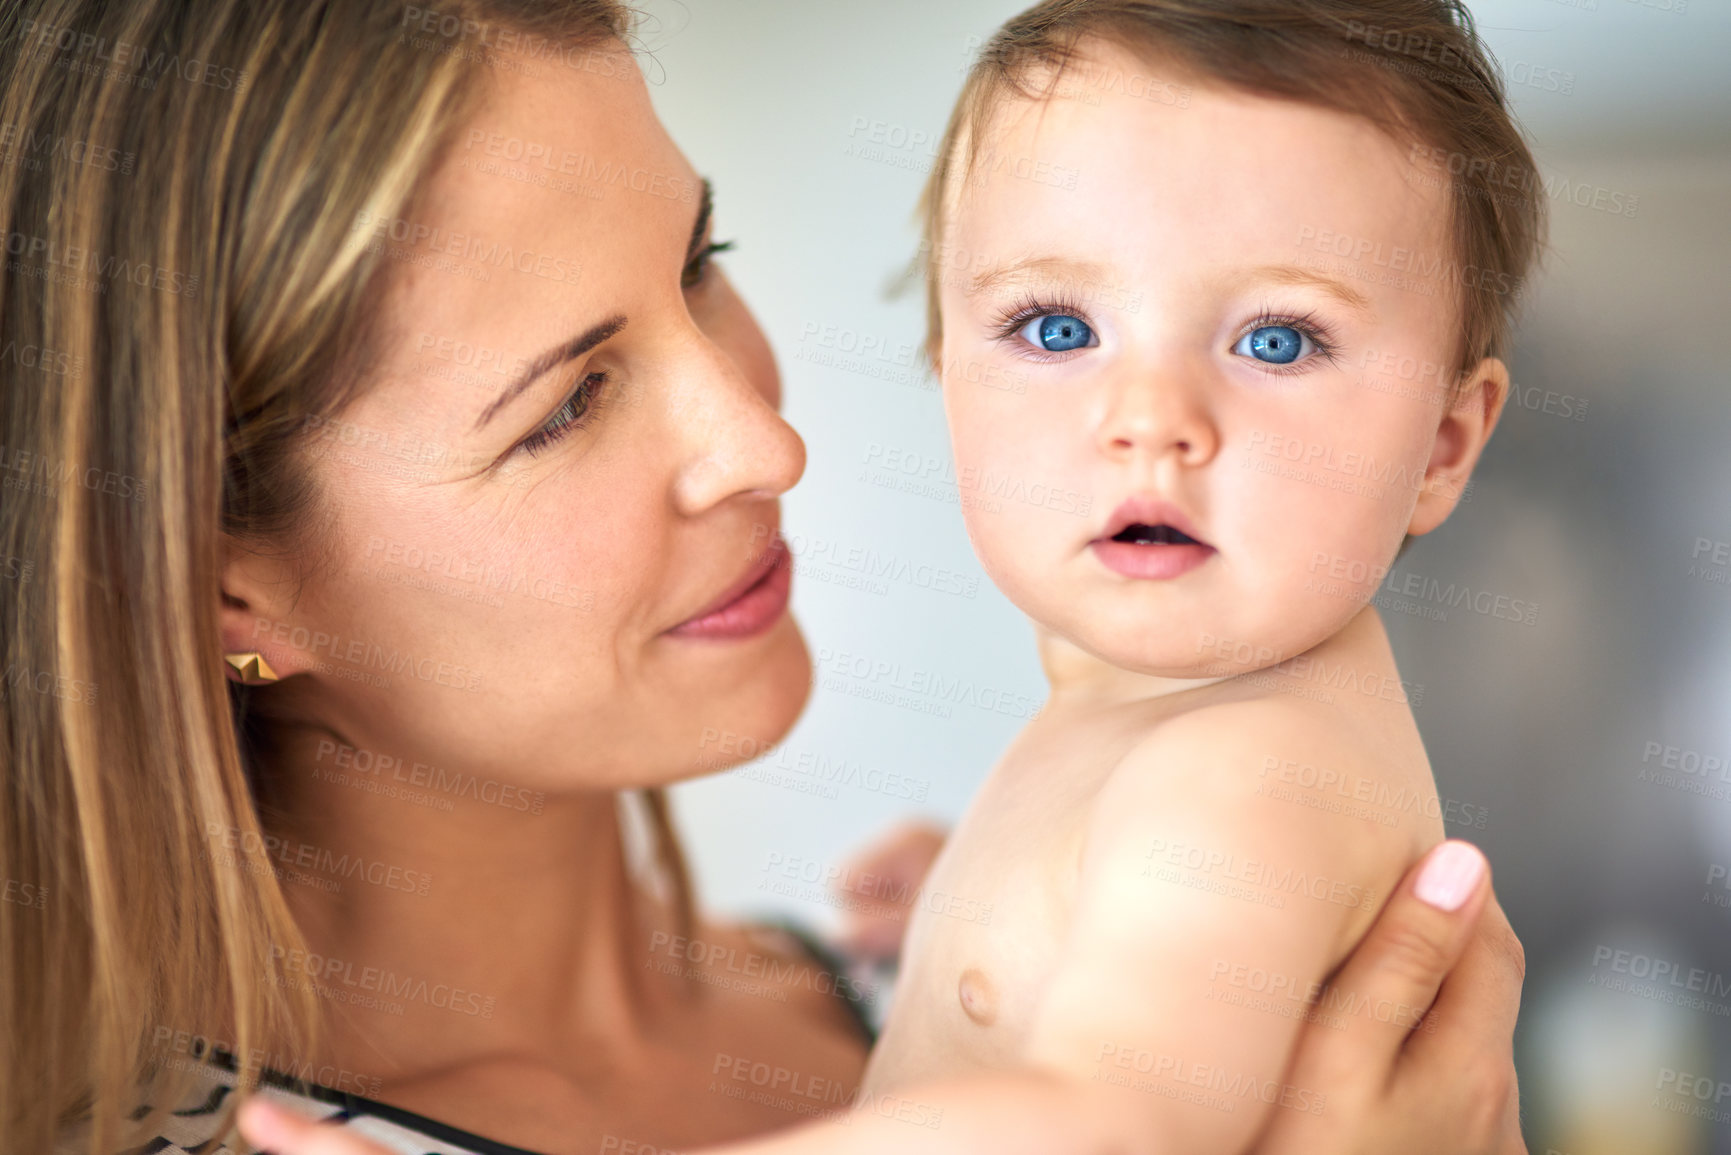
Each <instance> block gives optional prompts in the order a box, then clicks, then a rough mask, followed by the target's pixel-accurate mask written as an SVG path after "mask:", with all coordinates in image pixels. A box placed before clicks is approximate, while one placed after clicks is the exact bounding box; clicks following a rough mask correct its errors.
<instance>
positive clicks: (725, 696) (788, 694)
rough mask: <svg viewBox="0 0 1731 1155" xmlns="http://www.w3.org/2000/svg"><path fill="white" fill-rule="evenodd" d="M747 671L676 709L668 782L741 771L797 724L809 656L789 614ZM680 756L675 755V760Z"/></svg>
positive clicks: (807, 688) (807, 685)
mask: <svg viewBox="0 0 1731 1155" xmlns="http://www.w3.org/2000/svg"><path fill="white" fill-rule="evenodd" d="M764 640H765V642H767V643H769V644H768V645H767V646H766V647H765V648H764V649H763V650H762V651H760V653H759V654H758V655H757V658H756V660H755V661H754V662H753V664H752V666H751V668H750V669H747V670H741V671H739V672H738V675H737V676H736V677H735V678H733V679H730V680H729V681H728V682H727V683H725V684H723V685H717V686H714V687H711V690H712V692H711V693H706V694H697V695H694V696H693V697H694V698H695V699H696V700H692V699H687V700H686V701H685V702H684V703H682V704H680V707H679V714H680V717H679V718H678V719H677V720H675V721H674V722H673V724H672V725H670V726H668V727H667V730H666V732H667V733H669V734H672V735H679V736H680V737H679V738H677V739H676V741H679V742H681V743H682V744H684V745H685V749H684V751H683V754H684V757H681V758H678V760H677V762H670V763H668V764H667V765H668V768H669V769H671V770H673V771H674V773H673V774H672V775H670V776H669V777H668V781H669V782H676V781H684V780H688V779H692V778H701V777H703V776H705V775H707V774H715V773H719V772H721V771H723V770H728V769H732V768H733V767H735V766H741V765H744V764H745V763H747V762H750V761H752V760H754V759H756V758H760V757H762V756H763V754H764V753H765V752H767V751H769V750H772V749H774V748H775V746H776V745H777V744H779V743H780V742H781V741H782V740H783V739H784V738H786V737H787V735H788V733H789V731H791V730H792V729H793V727H794V724H795V723H796V722H798V721H799V717H800V714H801V713H802V712H803V711H804V710H805V705H806V703H807V702H808V701H809V700H810V698H811V689H812V665H811V653H810V651H809V650H808V649H807V648H806V644H805V637H804V635H802V634H801V633H800V629H799V624H798V623H797V622H796V621H794V619H793V615H791V614H789V615H787V616H786V617H784V618H783V620H782V621H780V622H778V623H777V624H776V626H775V627H774V630H773V633H772V635H770V636H768V637H766V638H765V639H764ZM679 753H681V752H679V751H675V754H676V755H678V754H679Z"/></svg>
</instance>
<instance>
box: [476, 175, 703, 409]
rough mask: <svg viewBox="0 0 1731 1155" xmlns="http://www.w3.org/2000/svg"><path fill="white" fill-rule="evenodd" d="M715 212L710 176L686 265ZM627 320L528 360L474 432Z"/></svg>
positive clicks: (608, 323) (601, 326)
mask: <svg viewBox="0 0 1731 1155" xmlns="http://www.w3.org/2000/svg"><path fill="white" fill-rule="evenodd" d="M714 212H715V192H714V189H713V188H712V187H711V186H710V183H709V179H708V178H707V177H705V178H704V180H703V192H702V195H701V196H700V197H699V198H698V202H697V219H696V220H695V221H693V222H692V225H691V243H690V244H689V245H688V246H687V247H686V250H685V259H686V263H687V264H689V263H690V262H691V261H692V260H694V259H695V258H696V256H697V254H698V252H699V251H700V250H701V249H702V248H703V243H704V240H705V238H707V237H708V236H709V221H710V218H711V217H712V216H713V215H714ZM626 320H627V318H626V317H625V315H624V314H620V315H618V316H615V317H609V318H608V319H607V320H605V321H602V322H601V323H600V324H599V325H595V326H594V327H592V328H590V329H589V330H588V331H587V332H585V333H583V334H582V335H580V336H578V337H574V338H572V339H571V340H570V341H567V342H566V343H565V344H563V345H561V346H559V347H558V348H556V349H549V350H547V352H545V353H543V354H541V355H540V356H539V357H537V358H535V359H534V360H533V361H531V362H530V363H529V366H528V368H526V369H524V370H523V374H522V376H520V377H518V378H517V379H516V380H515V381H513V382H511V384H509V385H507V386H506V387H505V391H504V392H503V393H501V394H499V396H498V397H497V398H495V399H494V401H493V403H492V404H491V405H488V406H487V408H486V409H485V410H484V411H482V413H481V416H480V418H479V419H478V420H476V422H475V430H474V431H475V432H477V433H479V432H480V431H481V430H482V429H484V428H486V425H487V422H489V421H491V420H492V419H493V418H494V417H495V416H497V414H498V412H499V410H501V409H503V408H505V406H507V405H509V404H510V403H511V402H512V401H515V400H516V399H517V396H518V395H519V394H520V393H522V392H523V390H525V389H527V388H529V386H531V385H533V384H534V383H535V382H536V381H537V380H539V379H540V378H541V377H542V376H543V375H544V374H546V373H547V372H548V371H549V370H551V369H553V368H555V367H557V366H559V365H563V364H564V363H565V362H567V361H574V360H576V359H577V358H578V357H581V356H582V355H583V354H585V353H587V352H589V350H591V349H593V348H595V346H597V345H599V344H601V343H602V342H603V341H608V340H611V339H612V338H614V337H616V336H618V335H619V332H620V330H622V329H624V328H625V323H626Z"/></svg>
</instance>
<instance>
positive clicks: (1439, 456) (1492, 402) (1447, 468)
mask: <svg viewBox="0 0 1731 1155" xmlns="http://www.w3.org/2000/svg"><path fill="white" fill-rule="evenodd" d="M1508 397H1509V369H1508V366H1507V365H1504V364H1503V363H1502V361H1501V360H1499V359H1498V358H1496V357H1486V358H1485V359H1484V360H1482V361H1480V362H1479V363H1478V364H1477V365H1475V366H1474V367H1473V368H1472V369H1471V370H1469V371H1468V372H1467V373H1465V374H1464V375H1463V376H1462V378H1461V386H1460V389H1459V391H1458V392H1457V393H1456V394H1455V396H1454V400H1453V402H1452V403H1451V404H1450V405H1449V406H1448V408H1446V409H1445V410H1443V413H1442V419H1441V421H1440V422H1439V423H1438V425H1437V431H1436V443H1435V445H1434V446H1433V447H1432V448H1431V455H1430V463H1429V464H1428V465H1426V466H1425V474H1424V485H1423V487H1422V488H1420V490H1419V495H1418V505H1417V506H1415V507H1414V508H1413V511H1412V521H1411V522H1410V523H1408V525H1407V533H1409V534H1412V535H1414V536H1416V535H1418V534H1423V533H1429V532H1430V531H1431V530H1433V529H1435V528H1436V527H1437V526H1439V525H1441V524H1442V523H1443V522H1444V521H1447V520H1448V515H1449V514H1451V513H1453V512H1454V508H1455V506H1456V505H1457V504H1458V503H1459V502H1460V499H1461V495H1462V494H1464V493H1465V492H1466V488H1467V481H1468V480H1469V479H1470V478H1471V477H1472V474H1473V468H1474V467H1475V466H1477V465H1478V463H1479V454H1481V453H1483V452H1484V449H1485V442H1486V441H1489V440H1490V437H1491V430H1493V429H1495V428H1496V427H1497V419H1498V418H1499V417H1501V416H1502V415H1503V403H1504V402H1505V401H1507V400H1508Z"/></svg>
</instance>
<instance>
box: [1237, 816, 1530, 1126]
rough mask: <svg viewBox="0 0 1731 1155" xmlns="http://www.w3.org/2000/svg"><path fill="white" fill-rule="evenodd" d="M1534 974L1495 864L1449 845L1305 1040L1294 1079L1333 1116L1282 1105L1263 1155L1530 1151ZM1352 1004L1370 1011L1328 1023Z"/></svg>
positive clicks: (1406, 888)
mask: <svg viewBox="0 0 1731 1155" xmlns="http://www.w3.org/2000/svg"><path fill="white" fill-rule="evenodd" d="M1427 899H1428V900H1429V901H1427ZM1525 975H1526V961H1525V956H1524V954H1523V952H1522V950H1521V943H1520V940H1519V939H1517V938H1516V937H1515V932H1514V931H1513V929H1511V928H1510V926H1509V920H1508V919H1507V918H1506V917H1504V915H1503V910H1502V907H1501V906H1499V905H1497V901H1496V897H1495V895H1493V894H1492V893H1491V885H1490V868H1489V865H1488V864H1487V863H1486V862H1485V860H1484V856H1483V855H1481V854H1480V853H1479V852H1478V851H1477V850H1476V849H1474V848H1473V847H1472V846H1471V845H1470V844H1468V843H1465V842H1445V843H1443V844H1442V845H1441V846H1439V847H1436V848H1435V849H1433V850H1432V851H1431V852H1430V854H1428V855H1427V856H1426V857H1425V858H1424V859H1423V861H1421V862H1419V863H1418V865H1416V866H1414V867H1413V868H1412V869H1411V870H1409V871H1407V874H1406V877H1405V878H1404V879H1402V880H1401V885H1400V887H1399V889H1397V890H1396V891H1395V893H1394V896H1393V897H1392V898H1390V899H1389V902H1388V905H1387V906H1386V907H1384V908H1383V910H1382V913H1381V914H1380V915H1379V916H1378V917H1377V921H1376V925H1375V926H1373V927H1372V928H1371V931H1370V933H1369V934H1368V935H1366V936H1365V938H1364V941H1363V942H1361V943H1360V944H1359V946H1358V949H1357V950H1356V951H1354V952H1353V954H1352V956H1351V957H1350V958H1348V959H1347V961H1346V962H1345V964H1343V965H1342V967H1341V969H1340V971H1339V973H1338V974H1336V975H1335V977H1334V979H1333V980H1332V981H1331V982H1330V983H1329V990H1330V991H1333V992H1336V993H1337V995H1338V997H1337V998H1336V999H1334V1000H1333V1001H1332V1002H1330V1000H1328V999H1327V998H1326V996H1325V998H1324V999H1323V1000H1321V1001H1320V1002H1319V1004H1318V1009H1319V1012H1320V1013H1319V1020H1318V1021H1316V1022H1311V1023H1309V1024H1307V1025H1306V1027H1305V1030H1304V1033H1303V1034H1302V1035H1301V1036H1300V1037H1299V1045H1298V1051H1297V1053H1296V1055H1295V1056H1294V1057H1293V1065H1292V1070H1291V1073H1290V1075H1289V1076H1288V1081H1289V1082H1290V1083H1292V1084H1293V1085H1294V1086H1298V1087H1309V1088H1312V1089H1315V1090H1317V1091H1320V1092H1322V1093H1323V1094H1324V1095H1326V1096H1327V1100H1326V1104H1325V1106H1324V1108H1323V1110H1322V1112H1321V1113H1320V1114H1316V1115H1311V1114H1302V1113H1300V1112H1297V1111H1292V1110H1279V1109H1277V1110H1276V1111H1275V1112H1274V1118H1273V1119H1272V1120H1271V1121H1270V1123H1269V1125H1268V1129H1267V1130H1266V1131H1265V1132H1264V1133H1263V1135H1262V1137H1261V1139H1260V1140H1259V1141H1258V1143H1257V1145H1256V1147H1255V1148H1254V1152H1255V1155H1301V1153H1302V1155H1319V1153H1327V1155H1361V1153H1364V1155H1370V1153H1373V1152H1374V1153H1377V1155H1381V1153H1384V1152H1389V1151H1399V1152H1401V1153H1402V1155H1525V1153H1526V1150H1527V1147H1526V1143H1525V1142H1524V1141H1523V1140H1522V1139H1521V1128H1520V1104H1519V1096H1518V1093H1517V1090H1516V1087H1515V1063H1514V1030H1515V1014H1516V1012H1517V1011H1519V1010H1520V1005H1521V980H1522V979H1523V978H1524V977H1525ZM1342 1003H1345V1004H1347V1005H1353V1006H1357V1007H1358V1008H1359V1013H1357V1014H1355V1015H1350V1016H1344V1025H1341V1023H1342V1017H1333V1018H1326V1019H1325V1018H1323V1017H1322V1016H1323V1015H1325V1014H1326V1008H1327V1007H1329V1006H1331V1005H1335V1006H1337V1005H1341V1004H1342ZM1420 1015H1422V1018H1420V1017H1419V1016H1420ZM1415 1020H1416V1022H1417V1025H1416V1026H1415V1025H1414V1023H1415Z"/></svg>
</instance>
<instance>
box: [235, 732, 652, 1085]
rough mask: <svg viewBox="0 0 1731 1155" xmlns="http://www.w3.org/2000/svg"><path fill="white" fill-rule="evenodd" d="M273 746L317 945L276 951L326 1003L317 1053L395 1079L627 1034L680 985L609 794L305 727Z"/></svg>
mask: <svg viewBox="0 0 1731 1155" xmlns="http://www.w3.org/2000/svg"><path fill="white" fill-rule="evenodd" d="M345 749H347V751H348V752H347V754H346V755H345ZM261 757H262V758H263V760H264V762H265V766H264V767H263V768H262V769H263V772H264V774H265V775H266V776H267V777H266V781H267V782H268V792H269V805H268V807H267V813H266V814H265V816H264V822H265V828H266V832H267V834H268V835H269V836H270V837H271V838H272V839H273V840H275V842H274V845H272V846H271V847H270V848H269V849H270V854H271V859H272V863H273V865H274V866H275V867H276V868H277V873H278V876H279V877H280V878H282V879H283V890H284V892H285V894H286V895H287V897H288V901H289V904H290V908H291V909H292V910H293V912H294V915H295V918H296V921H297V922H298V924H299V926H300V928H301V931H302V933H303V935H304V936H305V938H306V942H307V947H308V949H309V951H310V952H311V954H309V955H308V956H306V957H299V956H296V955H293V954H288V953H282V954H280V956H279V958H278V967H279V971H280V972H281V973H282V974H283V975H284V977H285V978H286V979H287V980H288V981H290V982H291V983H295V984H296V985H301V984H305V983H307V982H309V981H311V982H313V984H314V989H315V990H316V991H317V992H318V994H319V995H320V999H319V1002H320V1006H321V1009H323V1010H325V1011H326V1012H329V1013H327V1015H326V1019H327V1021H328V1022H329V1023H330V1024H331V1029H330V1031H329V1043H328V1045H327V1047H325V1048H324V1049H325V1050H326V1051H328V1052H330V1053H328V1054H325V1055H322V1056H321V1058H322V1059H323V1060H324V1061H327V1062H340V1063H343V1064H346V1065H347V1069H349V1070H352V1071H358V1072H362V1073H364V1074H368V1075H378V1076H380V1077H382V1078H384V1079H385V1080H386V1081H387V1082H391V1081H396V1080H397V1079H399V1078H405V1077H413V1074H414V1073H416V1072H421V1071H431V1070H440V1069H446V1068H449V1067H451V1066H454V1065H460V1064H462V1063H464V1062H465V1061H468V1060H471V1059H473V1058H474V1057H476V1056H479V1055H485V1054H490V1053H500V1052H508V1053H510V1054H513V1055H517V1056H522V1057H529V1056H533V1055H536V1054H545V1055H560V1054H570V1053H572V1041H573V1040H575V1039H585V1040H594V1039H595V1038H596V1037H597V1036H600V1037H604V1038H607V1039H609V1040H611V1041H616V1042H617V1043H619V1044H623V1043H624V1042H625V1040H626V1039H627V1038H628V1037H629V1036H630V1035H632V1034H635V1033H639V1032H641V1031H642V1030H643V1023H644V1020H645V1015H646V1013H647V1012H648V1011H649V1010H650V1009H651V1008H650V1006H649V1003H650V1001H651V1000H652V998H654V997H656V996H660V997H666V996H667V994H668V991H667V990H666V984H665V983H663V984H660V986H659V987H651V986H650V985H649V984H646V983H645V982H644V981H643V978H642V976H643V974H644V971H645V969H646V959H647V958H648V951H649V942H650V937H649V936H650V932H651V930H652V929H657V927H655V926H652V925H651V924H652V923H659V922H660V921H661V918H660V916H659V915H658V914H657V913H656V911H655V910H654V909H652V908H651V907H650V905H649V904H648V903H647V902H646V901H645V899H644V898H643V897H642V896H641V894H640V893H639V888H637V887H635V886H634V885H633V884H632V881H631V878H630V873H629V870H628V868H627V865H626V862H625V851H624V839H623V831H622V829H621V824H620V818H619V811H618V798H617V795H615V794H614V793H612V792H597V793H583V794H571V795H562V796H549V797H546V798H545V799H537V798H536V797H535V796H534V795H533V794H522V793H520V792H516V791H506V790H504V789H502V788H500V787H498V786H497V784H493V783H489V782H486V781H483V780H480V779H477V778H475V777H473V776H468V775H465V774H463V773H462V772H460V771H450V770H445V771H442V773H443V774H444V775H445V777H444V778H443V779H435V778H430V777H429V775H430V774H431V773H434V772H430V771H428V770H427V769H426V768H425V767H420V768H417V767H415V765H414V764H412V763H410V764H408V765H403V764H400V763H399V764H391V763H388V762H387V763H386V764H384V765H379V764H378V763H376V762H373V761H371V760H370V759H368V760H367V765H366V766H364V767H363V765H362V764H361V763H362V761H363V759H362V758H361V756H360V754H359V752H358V751H357V750H355V749H354V748H353V747H346V746H345V744H341V743H339V742H338V741H337V740H336V739H335V738H334V737H333V736H332V735H331V734H330V733H329V732H328V731H323V730H314V729H310V728H305V727H299V726H292V725H277V726H275V727H273V732H272V733H271V737H270V750H269V753H268V754H264V755H261ZM519 806H521V807H523V809H519V808H518V807H519ZM537 811H538V812H537ZM314 956H317V957H314Z"/></svg>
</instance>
